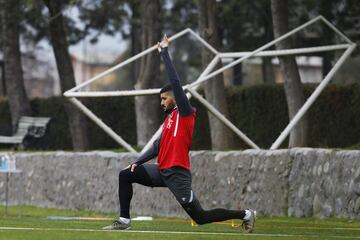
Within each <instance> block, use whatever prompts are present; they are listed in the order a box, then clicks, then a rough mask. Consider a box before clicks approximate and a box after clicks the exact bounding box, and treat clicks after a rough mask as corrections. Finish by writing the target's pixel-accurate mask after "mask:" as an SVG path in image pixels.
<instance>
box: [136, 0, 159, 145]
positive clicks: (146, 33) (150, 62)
mask: <svg viewBox="0 0 360 240" xmlns="http://www.w3.org/2000/svg"><path fill="white" fill-rule="evenodd" d="M160 12H161V7H160V1H159V0H142V1H141V2H140V16H141V48H142V49H146V48H148V47H150V46H152V45H154V44H155V43H156V42H157V41H159V40H160V38H161V14H159V13H160ZM159 65H160V58H159V54H158V53H157V52H152V53H150V54H147V55H146V56H144V57H142V58H141V60H140V71H139V76H138V79H137V83H136V85H135V89H148V88H156V87H160V83H159V75H160V74H159V73H160V68H159ZM159 109H160V108H159V97H158V96H137V97H135V113H136V128H137V129H136V131H137V144H138V145H139V146H144V145H145V144H146V143H147V141H148V140H149V139H150V138H151V136H152V135H153V134H154V133H155V132H156V130H157V129H158V127H159V123H160V119H159Z"/></svg>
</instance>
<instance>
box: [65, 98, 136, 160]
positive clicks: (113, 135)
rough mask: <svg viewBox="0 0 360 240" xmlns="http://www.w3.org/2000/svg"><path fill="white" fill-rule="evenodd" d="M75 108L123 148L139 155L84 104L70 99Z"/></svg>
mask: <svg viewBox="0 0 360 240" xmlns="http://www.w3.org/2000/svg"><path fill="white" fill-rule="evenodd" d="M69 100H70V101H71V102H72V103H73V104H75V106H77V107H78V108H79V109H80V110H81V111H82V112H83V113H84V114H85V115H86V116H88V117H89V118H90V119H91V120H93V121H94V122H95V123H96V124H97V125H98V126H99V127H101V128H102V129H103V130H104V131H105V132H106V133H107V134H108V135H109V136H110V137H111V138H112V139H114V140H115V141H116V142H118V143H119V144H120V145H121V146H123V147H124V148H126V149H127V150H128V151H129V152H134V153H137V151H136V150H135V149H134V148H133V147H132V146H131V145H130V144H128V143H127V142H126V141H124V139H122V138H121V137H120V136H119V135H118V134H116V133H115V132H114V131H113V130H112V129H111V128H110V127H109V126H108V125H106V124H105V123H104V122H103V121H101V119H100V118H98V117H97V116H96V115H95V114H94V113H93V112H91V111H90V110H89V109H88V108H87V107H85V105H84V104H82V103H81V102H80V101H79V100H77V99H75V98H70V99H69Z"/></svg>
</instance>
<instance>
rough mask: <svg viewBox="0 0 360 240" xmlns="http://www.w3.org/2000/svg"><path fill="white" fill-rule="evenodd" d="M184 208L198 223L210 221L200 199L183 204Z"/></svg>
mask: <svg viewBox="0 0 360 240" xmlns="http://www.w3.org/2000/svg"><path fill="white" fill-rule="evenodd" d="M182 207H183V208H184V210H185V211H186V212H187V214H189V216H190V217H191V218H192V220H194V221H195V222H196V224H198V225H203V224H206V223H208V222H207V219H206V214H205V210H204V209H203V208H202V207H201V205H200V203H199V201H198V200H197V199H195V200H194V201H192V202H191V203H186V204H182Z"/></svg>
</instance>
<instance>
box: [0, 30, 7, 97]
mask: <svg viewBox="0 0 360 240" xmlns="http://www.w3.org/2000/svg"><path fill="white" fill-rule="evenodd" d="M0 29H1V28H0ZM0 36H2V33H1V32H0ZM0 71H1V72H0V96H6V84H5V69H4V62H3V61H0Z"/></svg>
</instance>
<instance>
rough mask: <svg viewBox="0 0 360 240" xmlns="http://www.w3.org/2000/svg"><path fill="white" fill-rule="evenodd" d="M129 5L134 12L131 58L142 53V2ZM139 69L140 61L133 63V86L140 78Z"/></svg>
mask: <svg viewBox="0 0 360 240" xmlns="http://www.w3.org/2000/svg"><path fill="white" fill-rule="evenodd" d="M129 4H130V8H131V12H132V16H131V22H130V26H131V33H130V38H131V56H134V55H136V54H138V53H139V52H140V51H141V42H140V38H141V18H140V12H139V6H140V2H139V1H131V2H130V3H129ZM139 69H140V64H139V62H138V61H135V62H133V64H131V81H132V84H135V83H136V80H137V79H138V77H139Z"/></svg>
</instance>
